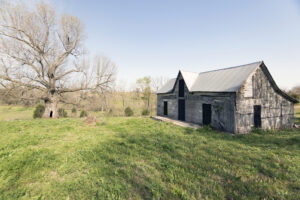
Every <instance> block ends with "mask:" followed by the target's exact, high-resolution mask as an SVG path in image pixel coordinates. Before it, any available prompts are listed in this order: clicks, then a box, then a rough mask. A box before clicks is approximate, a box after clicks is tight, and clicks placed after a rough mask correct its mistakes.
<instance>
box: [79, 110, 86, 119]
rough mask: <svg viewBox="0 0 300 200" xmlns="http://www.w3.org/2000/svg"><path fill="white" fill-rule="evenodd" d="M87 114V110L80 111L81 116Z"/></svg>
mask: <svg viewBox="0 0 300 200" xmlns="http://www.w3.org/2000/svg"><path fill="white" fill-rule="evenodd" d="M87 116H88V113H87V112H86V111H85V110H82V111H81V112H80V117H87Z"/></svg>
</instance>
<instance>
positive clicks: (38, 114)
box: [33, 104, 45, 119]
mask: <svg viewBox="0 0 300 200" xmlns="http://www.w3.org/2000/svg"><path fill="white" fill-rule="evenodd" d="M44 112H45V106H44V105H41V104H38V105H37V106H36V107H35V110H34V112H33V118H34V119H36V118H42V116H43V114H44Z"/></svg>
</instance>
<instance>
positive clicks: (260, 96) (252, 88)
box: [235, 68, 294, 133]
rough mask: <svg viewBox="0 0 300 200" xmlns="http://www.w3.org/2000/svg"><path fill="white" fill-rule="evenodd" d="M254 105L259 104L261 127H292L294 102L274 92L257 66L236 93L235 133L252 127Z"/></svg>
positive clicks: (246, 130) (248, 130)
mask: <svg viewBox="0 0 300 200" xmlns="http://www.w3.org/2000/svg"><path fill="white" fill-rule="evenodd" d="M254 105H261V120H262V129H279V128H292V127H293V125H294V104H293V103H292V102H290V101H288V100H287V99H286V98H284V97H283V96H281V95H280V94H278V93H276V91H275V90H274V88H273V87H272V85H271V83H270V82H269V80H268V79H267V77H266V75H265V74H264V72H263V70H262V69H261V68H258V69H257V70H256V71H255V72H254V73H253V74H252V75H251V76H250V77H249V78H248V80H247V81H246V82H245V84H244V85H243V87H242V88H241V89H240V91H239V92H238V93H237V99H236V113H235V124H236V129H235V132H237V133H249V132H250V131H251V130H252V129H253V127H254V108H253V106H254Z"/></svg>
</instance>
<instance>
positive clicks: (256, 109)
mask: <svg viewBox="0 0 300 200" xmlns="http://www.w3.org/2000/svg"><path fill="white" fill-rule="evenodd" d="M254 127H256V128H260V127H261V106H260V105H255V106H254Z"/></svg>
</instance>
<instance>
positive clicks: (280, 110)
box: [157, 62, 297, 133]
mask: <svg viewBox="0 0 300 200" xmlns="http://www.w3.org/2000/svg"><path fill="white" fill-rule="evenodd" d="M295 103H297V100H295V99H293V98H292V97H290V96H288V95H287V94H286V93H284V92H283V91H281V90H280V89H279V88H278V86H277V85H276V83H275V81H274V80H273V78H272V76H271V74H270V72H269V71H268V69H267V67H266V66H265V64H264V63H263V62H256V63H251V64H247V65H242V66H237V67H231V68H226V69H220V70H215V71H209V72H203V73H193V72H184V71H179V73H178V75H177V78H174V79H171V80H170V81H168V82H167V83H166V84H165V85H164V86H163V87H162V88H161V89H160V90H159V91H158V92H157V115H158V116H164V117H168V118H172V119H178V120H182V121H187V122H191V123H195V124H200V125H210V126H211V127H212V128H215V129H218V130H222V131H226V132H231V133H249V132H250V131H251V130H252V129H253V128H254V127H257V128H262V129H280V128H292V127H293V125H294V104H295Z"/></svg>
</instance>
